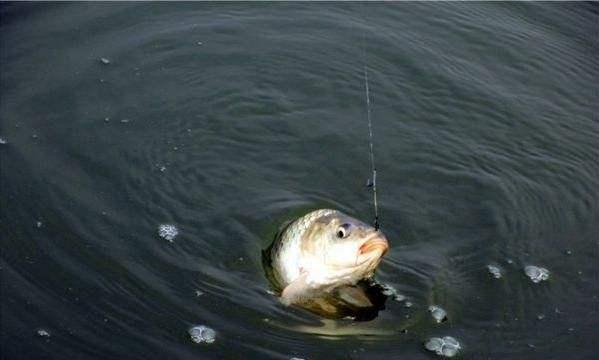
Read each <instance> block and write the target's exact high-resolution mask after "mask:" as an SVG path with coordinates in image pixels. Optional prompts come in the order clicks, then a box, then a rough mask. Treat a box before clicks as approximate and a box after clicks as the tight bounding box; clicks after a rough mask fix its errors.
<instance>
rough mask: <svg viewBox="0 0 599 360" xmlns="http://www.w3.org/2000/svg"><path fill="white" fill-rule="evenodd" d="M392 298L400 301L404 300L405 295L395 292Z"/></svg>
mask: <svg viewBox="0 0 599 360" xmlns="http://www.w3.org/2000/svg"><path fill="white" fill-rule="evenodd" d="M393 300H395V301H399V302H402V301H405V300H406V297H405V296H404V295H402V294H395V295H394V296H393Z"/></svg>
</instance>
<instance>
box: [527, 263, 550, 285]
mask: <svg viewBox="0 0 599 360" xmlns="http://www.w3.org/2000/svg"><path fill="white" fill-rule="evenodd" d="M524 273H525V274H526V276H528V277H529V278H530V280H532V282H533V283H538V282H541V281H544V280H547V279H549V274H550V273H549V270H547V269H545V268H543V267H538V266H534V265H528V266H526V267H524Z"/></svg>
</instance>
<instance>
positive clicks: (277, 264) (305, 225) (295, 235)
mask: <svg viewBox="0 0 599 360" xmlns="http://www.w3.org/2000/svg"><path fill="white" fill-rule="evenodd" d="M388 249H389V243H388V242H387V239H386V238H385V235H383V233H382V232H380V231H378V230H376V229H374V228H373V227H372V226H370V225H367V224H365V223H363V222H361V221H359V220H357V219H354V218H352V217H350V216H348V215H346V214H344V213H342V212H340V211H337V210H331V209H321V210H315V211H312V212H310V213H308V214H306V215H304V216H302V217H300V218H299V219H297V220H295V221H293V222H291V223H289V224H288V225H287V226H286V227H284V228H283V229H282V230H281V231H280V232H279V233H278V235H277V236H276V237H275V240H274V241H273V243H272V245H271V246H270V247H269V248H268V249H267V250H265V254H264V255H265V257H266V259H267V260H266V262H267V264H265V269H267V275H268V277H269V278H270V280H271V283H272V285H273V287H274V288H275V290H276V291H277V292H279V293H280V296H281V301H282V302H283V303H284V304H286V305H290V304H295V305H300V306H304V307H307V308H310V307H314V306H316V307H318V308H320V309H321V310H322V308H323V307H325V308H326V307H327V306H329V307H330V306H333V307H334V306H335V304H338V303H339V302H345V303H350V304H351V303H353V304H352V305H358V306H359V305H360V304H364V305H368V304H370V301H369V299H368V297H367V296H366V293H365V291H363V290H364V287H359V286H357V284H358V282H360V281H361V280H363V279H369V278H371V277H372V275H373V274H374V271H375V269H376V267H377V266H378V264H379V263H380V261H381V258H382V257H383V255H384V254H385V253H386V252H387V250H388ZM349 298H351V299H349ZM348 299H349V300H348ZM323 303H324V305H323ZM331 304H333V305H331ZM371 305H372V304H371ZM312 310H313V309H312ZM329 310H330V309H329ZM316 312H319V311H316Z"/></svg>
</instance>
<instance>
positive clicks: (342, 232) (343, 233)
mask: <svg viewBox="0 0 599 360" xmlns="http://www.w3.org/2000/svg"><path fill="white" fill-rule="evenodd" d="M348 235H349V224H343V225H341V226H339V228H338V229H337V237H338V238H340V239H342V238H345V237H347V236H348Z"/></svg>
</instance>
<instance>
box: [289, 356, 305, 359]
mask: <svg viewBox="0 0 599 360" xmlns="http://www.w3.org/2000/svg"><path fill="white" fill-rule="evenodd" d="M289 360H304V359H303V358H298V357H295V356H294V357H292V358H291V359H289Z"/></svg>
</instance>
